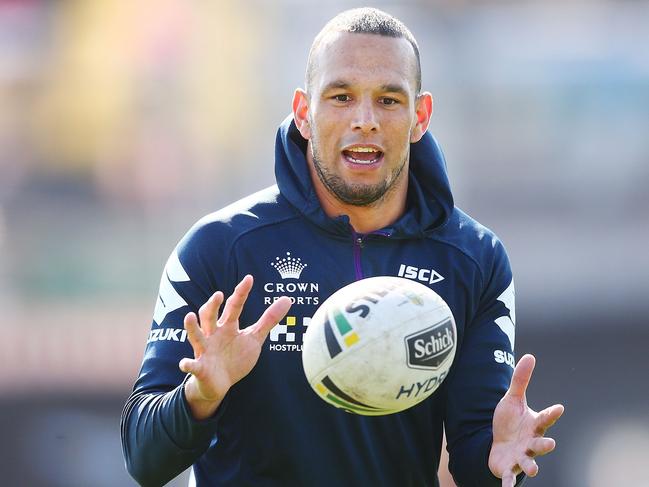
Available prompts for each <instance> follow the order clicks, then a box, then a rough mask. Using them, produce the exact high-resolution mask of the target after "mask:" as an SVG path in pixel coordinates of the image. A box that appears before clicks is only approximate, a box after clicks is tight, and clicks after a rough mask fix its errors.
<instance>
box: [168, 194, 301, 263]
mask: <svg viewBox="0 0 649 487" xmlns="http://www.w3.org/2000/svg"><path fill="white" fill-rule="evenodd" d="M298 217H299V214H298V213H297V212H296V210H295V209H294V208H293V207H292V206H291V205H290V204H289V203H288V202H287V201H286V200H285V199H284V197H283V196H282V195H281V194H280V193H279V191H278V189H277V186H271V187H269V188H266V189H263V190H261V191H258V192H257V193H254V194H251V195H249V196H247V197H245V198H242V199H240V200H238V201H236V202H234V203H232V204H230V205H228V206H226V207H224V208H221V209H220V210H218V211H215V212H213V213H210V214H208V215H205V216H204V217H203V218H201V219H200V220H198V221H197V222H196V223H195V224H194V225H193V226H192V227H191V228H190V230H189V231H188V232H187V234H186V235H185V237H184V238H183V239H182V240H181V242H180V244H179V246H180V247H181V248H183V249H186V248H188V247H190V248H195V249H196V250H199V251H200V250H205V249H208V250H210V251H212V250H214V249H215V248H218V249H220V250H226V249H227V247H230V246H231V245H232V244H234V243H235V242H236V241H237V240H238V239H239V238H240V237H242V236H243V235H246V234H248V233H251V232H254V231H255V230H258V229H261V228H264V227H267V226H269V225H276V224H279V223H281V222H284V221H287V220H291V219H295V218H298Z"/></svg>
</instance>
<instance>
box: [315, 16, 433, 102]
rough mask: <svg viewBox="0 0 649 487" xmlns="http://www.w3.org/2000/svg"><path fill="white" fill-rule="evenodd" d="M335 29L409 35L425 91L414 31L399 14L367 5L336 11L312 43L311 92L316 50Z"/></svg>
mask: <svg viewBox="0 0 649 487" xmlns="http://www.w3.org/2000/svg"><path fill="white" fill-rule="evenodd" d="M332 32H348V33H354V34H373V35H380V36H384V37H394V38H398V39H406V40H407V41H408V42H409V43H410V45H411V46H412V49H413V51H414V52H415V60H416V75H415V76H416V79H415V85H416V87H417V94H419V92H420V91H421V60H420V59H419V46H418V45H417V41H416V40H415V37H414V36H413V35H412V32H410V30H409V29H408V27H406V26H405V24H404V23H403V22H401V21H400V20H399V19H397V18H396V17H393V16H392V15H390V14H387V13H385V12H383V11H381V10H378V9H376V8H370V7H364V8H355V9H351V10H346V11H344V12H341V13H340V14H338V15H336V16H335V17H334V18H333V19H331V20H330V21H329V22H327V24H326V25H325V26H324V27H323V28H322V30H321V31H320V32H319V33H318V35H317V36H316V37H315V39H314V40H313V44H311V49H310V50H309V58H308V60H307V67H306V80H305V81H306V89H307V92H309V91H310V90H309V88H310V86H311V82H312V80H313V72H314V70H315V66H314V62H315V61H314V59H315V53H316V52H317V51H318V48H319V47H320V45H321V44H322V42H323V40H324V39H325V38H326V37H327V35H329V34H330V33H332Z"/></svg>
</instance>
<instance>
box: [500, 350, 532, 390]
mask: <svg viewBox="0 0 649 487" xmlns="http://www.w3.org/2000/svg"><path fill="white" fill-rule="evenodd" d="M535 364H536V359H535V358H534V355H530V354H529V353H528V354H525V355H523V356H522V357H521V359H520V360H519V361H518V363H517V364H516V368H515V369H514V375H513V376H512V381H511V384H510V386H509V390H508V391H507V394H508V395H510V396H512V397H514V398H516V399H522V398H523V397H524V396H525V391H527V386H528V385H529V383H530V380H531V379H532V372H533V371H534V365H535Z"/></svg>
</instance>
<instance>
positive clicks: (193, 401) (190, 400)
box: [184, 375, 227, 421]
mask: <svg viewBox="0 0 649 487" xmlns="http://www.w3.org/2000/svg"><path fill="white" fill-rule="evenodd" d="M184 392H185V399H186V401H187V405H188V406H189V410H190V411H191V413H192V416H194V419H197V420H199V421H200V420H204V419H207V418H209V417H210V416H212V415H213V414H214V413H215V412H216V410H217V409H218V407H219V405H220V404H221V402H222V401H223V398H224V397H225V394H226V393H227V391H225V392H223V393H222V394H217V395H214V396H212V397H209V398H208V397H205V396H204V395H203V394H202V392H201V390H200V387H199V385H198V383H197V380H196V377H194V376H193V375H192V376H190V377H189V378H188V379H187V380H186V381H185V386H184Z"/></svg>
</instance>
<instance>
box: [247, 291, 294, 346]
mask: <svg viewBox="0 0 649 487" xmlns="http://www.w3.org/2000/svg"><path fill="white" fill-rule="evenodd" d="M291 304H292V303H291V299H290V298H288V297H287V296H282V297H281V298H279V299H278V300H277V301H275V302H274V303H273V304H271V305H270V306H269V307H268V308H266V311H264V314H262V315H261V318H259V320H258V321H257V323H255V324H254V325H253V326H252V327H251V328H252V329H251V331H252V332H253V333H254V334H255V335H257V336H259V337H261V339H262V340H265V339H266V336H267V335H268V333H269V332H270V330H271V329H272V328H273V327H274V326H275V325H276V324H277V323H279V322H280V320H282V319H283V318H284V317H285V316H286V313H288V310H289V309H290V308H291Z"/></svg>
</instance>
